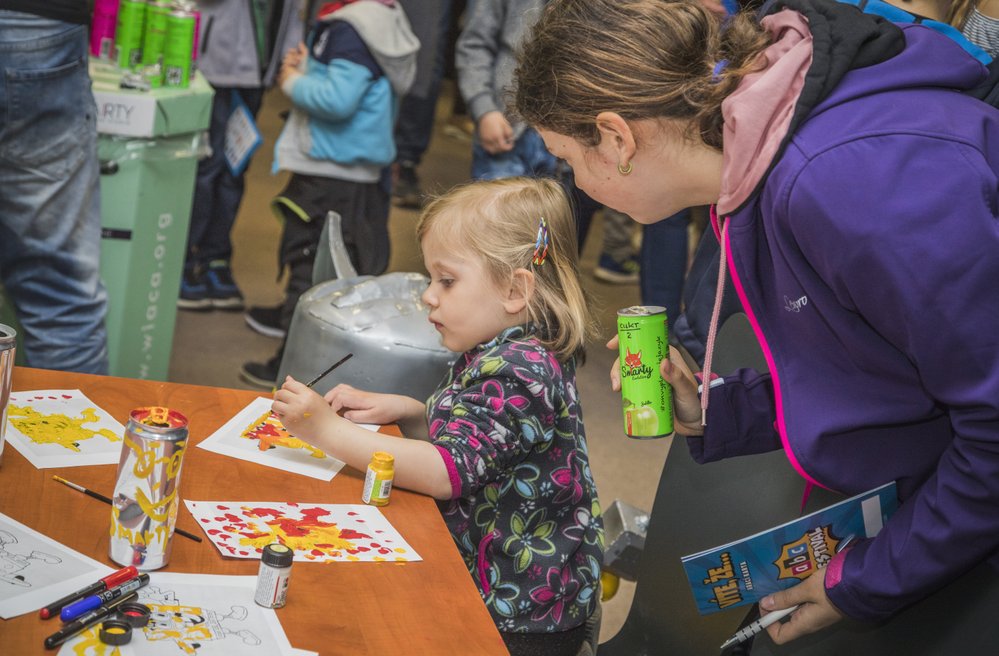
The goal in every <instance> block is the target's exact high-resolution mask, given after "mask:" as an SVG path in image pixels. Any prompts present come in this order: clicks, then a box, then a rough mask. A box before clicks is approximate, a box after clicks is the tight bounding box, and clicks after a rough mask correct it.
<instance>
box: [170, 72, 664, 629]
mask: <svg viewBox="0 0 999 656" xmlns="http://www.w3.org/2000/svg"><path fill="white" fill-rule="evenodd" d="M446 99H447V91H445V93H444V94H443V96H442V103H441V111H439V112H438V121H437V125H436V129H435V132H434V136H433V139H432V141H431V144H430V148H429V150H428V152H427V154H426V155H425V157H424V160H423V163H422V164H421V166H420V169H419V173H420V177H421V182H422V184H423V186H424V188H425V189H426V190H429V191H431V192H434V191H436V192H443V191H445V190H447V189H448V188H449V187H451V186H453V185H454V184H457V183H459V182H463V181H465V180H467V179H468V172H469V167H470V162H471V143H470V141H469V139H468V137H467V135H466V134H464V133H463V132H462V131H461V130H460V129H456V128H455V124H453V123H452V121H451V117H450V116H449V108H450V104H449V102H447V100H446ZM286 107H287V105H286V101H285V100H284V98H283V97H282V96H281V95H280V94H279V93H271V94H270V95H268V96H267V97H266V99H265V101H264V105H263V108H262V109H261V113H260V116H259V118H258V123H259V127H260V129H261V132H262V133H263V134H264V137H265V142H264V144H263V145H262V146H261V148H260V150H258V152H257V154H256V156H255V158H254V160H253V163H252V165H251V167H250V169H249V171H248V173H247V179H246V195H245V197H244V200H243V204H242V207H241V209H240V212H239V217H238V219H237V221H236V226H235V229H234V232H233V242H234V255H233V260H232V266H233V272H234V276H235V278H236V280H237V282H238V284H239V285H240V288H241V289H242V291H243V293H244V295H245V297H246V301H247V304H248V305H274V304H277V303H278V302H280V301H281V298H282V289H283V286H282V283H283V281H279V280H278V265H277V239H278V234H279V225H278V222H277V220H276V219H275V218H274V217H273V215H272V214H271V212H270V209H269V203H270V200H271V199H272V198H273V197H274V196H275V195H276V194H277V193H278V192H279V191H280V190H281V189H282V187H283V185H284V183H285V181H286V179H287V178H286V174H279V175H271V173H270V167H271V162H272V154H273V147H274V140H275V138H276V137H277V134H278V132H279V131H280V128H281V124H282V122H281V119H280V118H279V117H278V114H279V112H280V111H281V110H283V109H285V108H286ZM417 216H418V214H417V212H415V211H412V210H406V209H401V208H398V207H393V209H392V213H391V217H390V230H391V234H392V259H391V263H390V270H391V271H419V272H424V269H423V263H422V260H421V258H420V255H419V253H418V250H417V245H416V241H415V236H414V232H413V231H414V227H415V223H416V219H417ZM601 239H602V226H601V223H600V220H599V215H598V218H597V219H596V220H595V221H594V225H593V227H592V229H591V231H590V234H589V236H588V238H587V243H586V247H585V250H584V252H583V257H582V267H581V269H582V272H583V283H584V285H585V286H586V288H587V289H588V290H589V291H590V292H591V293H592V295H593V298H594V300H595V306H594V308H593V312H594V313H595V314H596V315H597V317H598V318H599V321H600V325H601V328H602V334H603V335H604V337H603V338H602V339H601V340H598V341H597V342H595V343H593V344H591V345H590V347H589V348H588V353H587V356H588V359H587V361H586V364H585V365H584V366H583V367H580V369H579V372H578V376H579V380H578V382H579V390H580V395H581V398H582V404H583V415H584V418H585V421H586V434H587V438H588V442H589V448H590V463H591V467H592V470H593V475H594V477H595V478H596V482H597V489H598V493H599V496H600V501H601V504H602V505H603V507H604V508H606V507H607V506H609V505H610V503H611V502H612V501H614V500H615V499H620V500H622V501H624V502H627V503H629V504H631V505H633V506H636V507H638V508H642V509H645V510H649V509H651V507H652V501H653V498H654V495H655V491H656V486H657V485H658V482H659V474H660V472H661V470H662V465H663V461H664V459H665V455H666V452H667V447H668V446H669V445H668V442H667V440H648V441H638V440H631V439H629V438H627V437H625V435H624V434H623V431H622V426H621V421H622V420H621V405H620V396H619V395H618V394H616V393H614V392H612V391H611V390H610V386H609V383H608V372H609V370H610V365H611V362H612V360H613V359H614V353H612V352H611V351H609V350H608V349H606V348H604V343H605V342H606V340H607V339H609V338H610V337H611V336H613V334H614V332H615V313H616V311H617V309H618V308H621V307H627V306H629V305H635V304H637V303H639V300H640V299H639V292H638V286H637V284H628V285H608V284H605V283H601V282H598V281H597V280H595V279H594V278H593V276H592V271H593V268H594V266H595V264H596V259H597V257H598V256H599V254H600V244H601ZM278 344H279V342H278V340H275V339H270V338H267V337H263V336H260V335H258V334H257V333H255V332H253V331H252V330H250V328H249V327H248V326H246V325H245V323H244V321H243V315H242V313H239V312H235V313H232V312H218V311H215V312H207V313H199V312H183V311H181V312H178V317H177V326H176V332H175V336H174V347H173V354H172V359H171V362H170V380H171V381H174V382H182V383H191V384H199V385H213V386H220V387H231V388H248V386H247V385H246V384H245V383H243V382H242V381H241V380H240V379H239V376H238V371H239V367H240V365H241V364H242V363H243V362H245V361H247V360H256V361H264V360H266V359H268V358H269V357H271V356H272V355H273V354H274V353H275V351H276V349H277V347H278ZM633 593H634V585H633V584H632V583H630V582H628V581H622V582H621V588H620V590H619V592H618V593H617V595H616V596H615V597H614V598H613V599H611V600H609V601H607V602H605V603H604V621H603V625H602V628H601V641H605V640H607V639H608V638H609V637H610V636H612V635H613V634H614V633H616V632H617V631H618V629H619V628H620V627H621V625H622V624H623V623H624V620H625V618H626V616H627V613H628V609H629V607H630V605H631V599H632V596H633Z"/></svg>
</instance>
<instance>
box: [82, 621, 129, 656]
mask: <svg viewBox="0 0 999 656" xmlns="http://www.w3.org/2000/svg"><path fill="white" fill-rule="evenodd" d="M99 629H100V625H95V626H92V627H90V628H89V629H86V630H85V631H84V632H83V633H81V634H79V637H80V638H81V640H79V641H78V642H74V643H73V647H72V650H73V654H74V655H75V656H121V650H120V649H118V647H116V646H114V645H108V644H105V643H103V642H101V638H100V635H99Z"/></svg>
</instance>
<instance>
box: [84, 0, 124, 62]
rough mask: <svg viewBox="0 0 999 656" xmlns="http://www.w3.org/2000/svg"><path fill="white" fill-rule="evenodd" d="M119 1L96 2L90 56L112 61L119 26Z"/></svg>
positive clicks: (103, 0)
mask: <svg viewBox="0 0 999 656" xmlns="http://www.w3.org/2000/svg"><path fill="white" fill-rule="evenodd" d="M118 2H119V0H94V16H93V18H91V19H90V55H91V56H92V57H98V58H100V59H111V57H112V56H113V55H114V35H115V30H116V28H117V25H118Z"/></svg>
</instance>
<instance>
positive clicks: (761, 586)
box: [681, 482, 898, 615]
mask: <svg viewBox="0 0 999 656" xmlns="http://www.w3.org/2000/svg"><path fill="white" fill-rule="evenodd" d="M896 508H898V498H897V496H896V491H895V483H894V482H891V483H887V484H885V485H882V486H881V487H878V488H875V489H873V490H870V491H869V492H864V493H863V494H858V495H857V496H855V497H851V498H849V499H845V500H843V501H840V502H839V503H836V504H833V505H831V506H829V507H827V508H823V509H822V510H818V511H816V512H814V513H812V514H810V515H806V516H804V517H799V518H798V519H795V520H793V521H790V522H788V523H786V524H781V525H780V526H777V527H775V528H771V529H767V530H766V531H762V532H760V533H757V534H755V535H751V536H749V537H746V538H743V539H741V540H736V541H735V542H729V543H728V544H723V545H721V546H718V547H714V548H712V549H708V550H706V551H701V552H699V553H695V554H691V555H689V556H684V557H683V558H682V559H681V560H682V561H683V568H684V570H685V571H686V573H687V579H688V580H689V581H690V587H691V589H692V590H693V592H694V601H695V602H696V603H697V610H698V611H700V613H701V614H702V615H708V614H710V613H715V612H717V611H719V610H722V609H725V608H733V607H736V606H743V605H745V604H751V603H755V602H757V601H759V600H760V599H762V598H763V597H765V596H767V595H768V594H771V593H773V592H777V591H779V590H784V589H786V588H790V587H792V586H794V585H797V584H798V583H800V582H801V581H802V580H803V579H805V578H807V577H808V576H810V575H811V574H813V573H814V572H815V571H816V570H818V569H820V568H822V567H824V566H825V565H826V564H827V563H828V562H829V561H830V560H831V559H832V557H833V555H835V553H836V551H837V549H838V547H839V544H840V543H841V542H842V541H843V540H845V539H847V538H856V539H860V538H865V537H868V538H869V537H874V536H875V535H877V533H878V531H880V530H881V527H882V526H884V523H885V522H886V521H887V520H888V517H890V516H891V514H892V513H893V512H895V510H896Z"/></svg>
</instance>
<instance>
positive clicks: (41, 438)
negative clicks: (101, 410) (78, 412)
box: [7, 405, 121, 453]
mask: <svg viewBox="0 0 999 656" xmlns="http://www.w3.org/2000/svg"><path fill="white" fill-rule="evenodd" d="M7 418H8V419H9V420H10V423H11V424H12V425H13V426H14V428H16V429H17V430H18V431H20V432H21V433H22V434H23V435H24V436H25V437H27V438H28V439H29V440H31V441H32V442H34V443H35V444H58V445H59V446H61V447H64V448H66V449H69V450H70V451H75V452H77V453H79V452H80V442H83V441H84V440H89V439H93V438H94V437H95V436H97V435H100V436H101V437H103V438H104V439H106V440H108V441H109V442H118V441H120V440H121V438H120V437H118V436H117V435H115V434H114V433H112V432H111V431H110V430H108V429H107V428H101V429H98V430H96V431H95V430H91V429H89V428H84V427H83V425H84V424H93V423H96V422H98V421H100V417H98V416H97V410H96V409H94V408H86V409H84V410H83V415H82V416H81V417H69V416H67V415H64V414H60V413H54V414H51V415H45V414H42V413H40V412H38V411H37V410H35V409H34V408H32V407H31V406H17V405H12V406H10V407H9V409H8V410H7Z"/></svg>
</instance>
